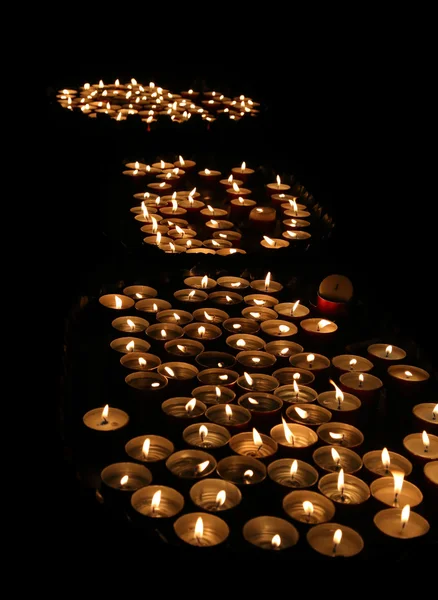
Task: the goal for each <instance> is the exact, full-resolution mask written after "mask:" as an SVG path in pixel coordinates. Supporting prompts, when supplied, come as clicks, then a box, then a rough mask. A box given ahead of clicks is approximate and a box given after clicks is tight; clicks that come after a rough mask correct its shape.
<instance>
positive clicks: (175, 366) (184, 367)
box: [157, 362, 199, 382]
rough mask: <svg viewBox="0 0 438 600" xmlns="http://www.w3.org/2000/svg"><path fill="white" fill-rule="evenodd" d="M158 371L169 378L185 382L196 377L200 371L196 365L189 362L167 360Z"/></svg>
mask: <svg viewBox="0 0 438 600" xmlns="http://www.w3.org/2000/svg"><path fill="white" fill-rule="evenodd" d="M157 372H158V373H159V374H160V375H164V377H167V379H171V380H176V381H177V382H183V381H187V380H190V379H194V378H195V377H196V376H197V374H198V372H199V371H198V369H197V368H196V367H195V366H194V365H191V364H190V363H187V362H167V363H163V364H161V365H160V366H159V367H158V368H157Z"/></svg>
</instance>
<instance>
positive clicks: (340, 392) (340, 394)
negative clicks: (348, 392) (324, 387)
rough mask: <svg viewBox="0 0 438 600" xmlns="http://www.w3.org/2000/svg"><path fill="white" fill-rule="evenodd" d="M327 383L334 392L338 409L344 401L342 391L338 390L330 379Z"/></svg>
mask: <svg viewBox="0 0 438 600" xmlns="http://www.w3.org/2000/svg"><path fill="white" fill-rule="evenodd" d="M329 381H330V383H331V384H332V386H333V387H334V388H335V390H336V400H337V401H338V407H340V406H341V403H342V402H343V401H344V394H343V393H342V390H340V389H339V388H338V386H337V385H336V383H335V382H334V381H333V380H332V379H329Z"/></svg>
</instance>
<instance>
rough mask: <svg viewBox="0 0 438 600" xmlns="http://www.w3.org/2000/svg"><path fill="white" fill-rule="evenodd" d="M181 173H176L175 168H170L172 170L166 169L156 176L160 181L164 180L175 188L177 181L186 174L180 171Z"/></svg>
mask: <svg viewBox="0 0 438 600" xmlns="http://www.w3.org/2000/svg"><path fill="white" fill-rule="evenodd" d="M179 173H180V174H177V173H174V172H173V169H170V170H167V169H166V172H164V173H160V174H159V175H156V176H155V178H156V179H157V180H158V181H159V182H162V181H164V182H165V183H168V184H169V185H170V186H171V187H172V188H174V187H175V185H176V183H177V181H179V180H180V179H181V177H182V176H183V175H184V172H181V171H179Z"/></svg>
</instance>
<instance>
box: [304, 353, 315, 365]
mask: <svg viewBox="0 0 438 600" xmlns="http://www.w3.org/2000/svg"><path fill="white" fill-rule="evenodd" d="M306 360H307V362H308V363H309V366H310V365H311V363H313V361H314V360H315V355H314V354H308V355H307V358H306Z"/></svg>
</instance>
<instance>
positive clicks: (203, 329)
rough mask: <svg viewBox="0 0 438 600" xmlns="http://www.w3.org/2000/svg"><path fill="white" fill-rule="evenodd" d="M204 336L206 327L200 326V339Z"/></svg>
mask: <svg viewBox="0 0 438 600" xmlns="http://www.w3.org/2000/svg"><path fill="white" fill-rule="evenodd" d="M204 334H205V327H204V325H200V326H199V327H198V335H199V336H200V337H202V336H203V335H204Z"/></svg>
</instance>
